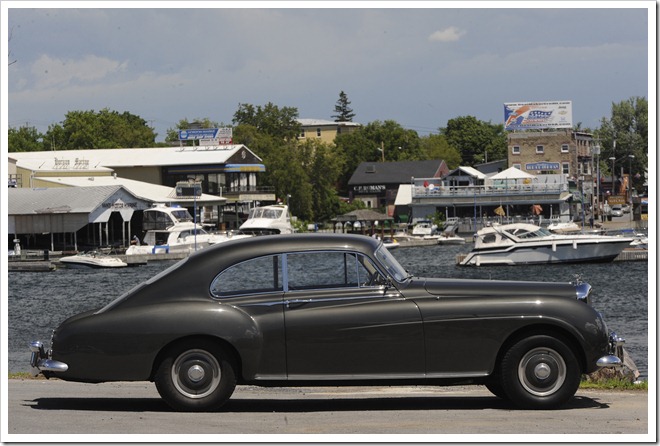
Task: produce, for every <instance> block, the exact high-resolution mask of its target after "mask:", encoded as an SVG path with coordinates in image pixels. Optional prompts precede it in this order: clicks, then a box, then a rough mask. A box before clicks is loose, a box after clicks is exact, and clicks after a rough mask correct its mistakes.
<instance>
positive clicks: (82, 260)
mask: <svg viewBox="0 0 660 446" xmlns="http://www.w3.org/2000/svg"><path fill="white" fill-rule="evenodd" d="M60 263H62V264H63V265H65V266H66V267H67V268H79V269H82V268H123V267H125V266H128V264H127V263H126V262H124V261H122V260H121V259H120V258H118V257H112V256H108V255H104V254H100V253H98V252H96V251H94V252H87V253H79V254H76V255H73V256H66V257H62V258H60Z"/></svg>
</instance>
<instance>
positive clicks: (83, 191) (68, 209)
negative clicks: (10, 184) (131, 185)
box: [7, 185, 122, 215]
mask: <svg viewBox="0 0 660 446" xmlns="http://www.w3.org/2000/svg"><path fill="white" fill-rule="evenodd" d="M121 188H122V186H121V185H116V186H97V187H83V188H79V189H78V188H76V189H73V188H66V187H57V188H50V189H28V188H9V191H8V200H7V207H8V214H9V215H28V214H53V213H69V214H89V213H90V212H92V211H93V210H94V209H96V208H97V207H98V206H99V203H102V202H103V201H104V200H105V199H106V198H108V197H109V196H111V195H113V194H114V193H115V192H117V190H119V189H121Z"/></svg>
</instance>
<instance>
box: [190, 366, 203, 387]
mask: <svg viewBox="0 0 660 446" xmlns="http://www.w3.org/2000/svg"><path fill="white" fill-rule="evenodd" d="M188 379H190V380H191V381H192V382H196V383H197V382H200V381H201V380H202V379H204V369H203V368H202V367H200V366H198V365H194V366H192V367H190V368H189V369H188Z"/></svg>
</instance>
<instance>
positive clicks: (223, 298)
mask: <svg viewBox="0 0 660 446" xmlns="http://www.w3.org/2000/svg"><path fill="white" fill-rule="evenodd" d="M590 292H591V287H590V286H589V285H587V284H584V283H582V284H571V283H545V282H513V281H485V280H483V281H482V280H458V279H428V278H420V277H413V276H411V275H409V274H408V273H407V272H406V271H405V270H404V269H403V268H402V267H401V266H400V265H399V264H398V263H397V261H396V260H395V259H394V258H393V257H392V255H391V254H390V253H389V252H388V251H387V249H386V248H384V247H383V246H382V244H381V242H379V241H378V240H375V239H372V238H369V237H365V236H359V235H355V236H353V235H335V234H301V235H276V236H263V237H254V238H248V239H242V240H236V241H230V242H226V243H222V244H219V245H216V246H212V247H209V248H206V249H203V250H201V251H199V252H197V253H195V254H193V255H191V256H190V257H189V258H187V259H185V260H182V261H181V262H179V263H177V264H176V265H174V266H172V267H170V268H169V269H167V270H166V271H164V272H162V273H160V274H158V275H157V276H155V277H153V278H152V279H150V280H148V281H147V282H145V283H143V284H141V285H139V286H137V287H135V288H134V289H132V290H130V291H129V292H127V293H125V294H124V295H122V296H120V297H119V298H117V299H116V300H115V301H113V302H111V303H110V304H108V305H107V306H106V307H104V308H101V309H99V310H96V311H89V312H86V313H82V314H79V315H76V316H73V317H71V318H69V319H67V320H66V321H64V322H63V323H62V324H61V325H60V326H59V327H58V328H57V329H56V330H55V331H54V334H53V339H52V343H51V347H50V349H48V350H47V349H46V348H45V347H44V346H43V344H42V343H41V342H34V343H32V346H31V350H32V358H31V364H32V366H33V370H34V372H35V373H39V372H41V373H43V374H44V375H45V376H46V377H58V378H61V379H63V380H70V381H82V382H95V383H96V382H105V381H153V382H155V383H156V387H157V389H158V391H159V393H160V395H161V396H162V397H163V398H164V399H165V401H167V403H168V404H169V405H170V406H171V407H173V408H174V409H177V410H189V411H201V410H214V409H217V408H219V407H220V406H221V405H222V404H223V403H225V402H226V401H227V400H228V399H229V398H230V396H231V394H232V392H233V390H234V387H235V386H236V385H237V384H250V385H261V386H295V385H365V384H373V385H395V384H407V385H409V384H424V385H436V384H437V385H452V384H469V383H473V384H485V385H486V386H487V387H488V388H489V389H490V390H491V391H492V392H493V393H494V394H495V395H497V396H499V397H502V398H506V399H509V400H511V401H512V402H513V403H515V404H517V405H519V406H521V407H528V408H553V407H557V406H560V405H561V404H563V403H565V402H566V401H567V400H569V399H570V398H571V397H572V396H573V395H574V394H575V392H576V390H577V388H578V385H579V382H580V377H581V374H582V373H590V372H593V371H595V370H596V369H598V368H599V367H604V366H618V365H620V363H621V359H622V350H623V347H622V345H623V340H622V339H621V338H619V337H618V336H617V335H616V334H614V333H608V331H607V328H606V325H605V322H604V321H603V319H602V318H601V315H600V314H599V313H598V312H597V311H595V310H594V309H593V308H592V307H591V305H590V303H589V294H590Z"/></svg>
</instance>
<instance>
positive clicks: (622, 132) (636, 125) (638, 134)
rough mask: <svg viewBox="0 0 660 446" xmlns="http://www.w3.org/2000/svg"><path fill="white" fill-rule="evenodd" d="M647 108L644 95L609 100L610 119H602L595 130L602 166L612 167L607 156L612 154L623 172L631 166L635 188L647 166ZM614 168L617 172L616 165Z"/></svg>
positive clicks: (640, 183) (638, 184) (638, 187)
mask: <svg viewBox="0 0 660 446" xmlns="http://www.w3.org/2000/svg"><path fill="white" fill-rule="evenodd" d="M648 108H649V105H648V101H647V100H646V98H644V97H638V96H636V97H631V98H629V99H627V100H625V101H621V102H618V103H612V114H611V116H610V118H602V119H601V126H600V129H598V131H597V132H596V137H597V138H598V139H599V140H600V145H601V154H600V157H601V161H602V164H603V166H605V167H604V169H607V170H611V167H612V163H611V162H610V163H608V162H607V159H608V158H610V157H615V158H616V160H617V161H616V162H617V163H620V164H619V167H623V169H624V171H625V172H627V171H628V169H629V168H630V167H632V173H633V177H632V178H633V186H634V187H635V188H637V190H640V188H641V187H642V183H643V182H644V171H645V170H646V168H647V166H648V147H649V139H648ZM614 141H616V147H615V144H614ZM630 155H632V156H634V158H630ZM615 168H616V167H615ZM616 170H617V172H618V173H619V174H620V172H621V171H620V170H619V168H616ZM636 174H639V175H636Z"/></svg>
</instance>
